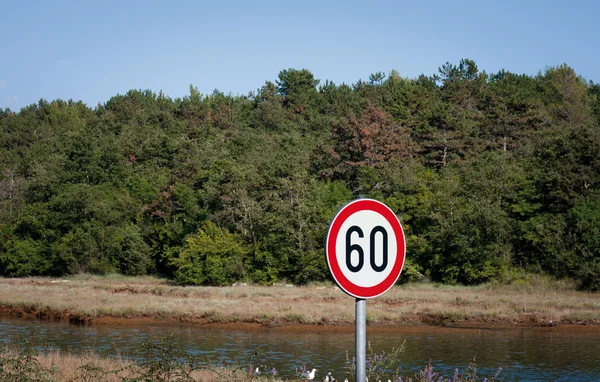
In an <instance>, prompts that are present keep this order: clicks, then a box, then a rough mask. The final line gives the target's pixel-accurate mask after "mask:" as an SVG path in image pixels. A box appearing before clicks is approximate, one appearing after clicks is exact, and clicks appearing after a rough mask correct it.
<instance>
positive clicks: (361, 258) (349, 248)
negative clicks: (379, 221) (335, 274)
mask: <svg viewBox="0 0 600 382" xmlns="http://www.w3.org/2000/svg"><path fill="white" fill-rule="evenodd" d="M355 232H356V233H357V234H358V237H359V238H363V237H364V236H365V235H364V233H363V231H362V229H360V227H358V226H355V225H353V226H352V227H350V228H349V229H348V231H347V232H346V266H347V267H348V269H349V270H350V272H354V273H356V272H358V271H360V270H361V269H362V267H363V265H364V263H365V252H364V250H363V248H362V247H361V246H360V245H358V244H352V234H353V233H355ZM378 233H380V234H381V240H383V253H382V255H383V256H382V257H383V259H382V261H381V265H377V264H375V240H376V239H377V237H376V235H377V234H378ZM369 241H370V243H369V244H370V245H369V252H370V253H369V260H370V263H371V268H373V270H374V271H375V272H383V271H384V270H385V268H387V265H388V233H387V231H386V230H385V228H383V227H382V226H379V225H378V226H376V227H375V228H373V229H372V230H371V234H370V235H369ZM355 251H356V253H357V254H358V263H357V264H356V265H353V264H352V252H355Z"/></svg>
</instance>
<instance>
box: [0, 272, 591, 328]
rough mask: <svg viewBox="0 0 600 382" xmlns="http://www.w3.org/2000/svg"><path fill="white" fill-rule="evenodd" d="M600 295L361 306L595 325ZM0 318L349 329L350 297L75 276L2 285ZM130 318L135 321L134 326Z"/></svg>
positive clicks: (397, 292)
mask: <svg viewBox="0 0 600 382" xmlns="http://www.w3.org/2000/svg"><path fill="white" fill-rule="evenodd" d="M599 301H600V293H591V292H578V291H576V290H575V288H574V286H573V285H571V284H569V283H567V282H556V281H550V280H548V279H544V278H532V279H530V280H528V281H527V282H522V283H520V284H514V285H502V286H491V285H483V286H476V287H463V286H441V285H434V284H409V285H403V286H396V287H394V288H393V289H392V290H390V291H389V292H387V293H385V294H384V295H383V296H380V297H378V298H376V299H373V300H370V301H369V302H368V304H367V321H368V323H369V325H373V326H394V325H412V324H421V323H425V324H459V325H460V324H467V325H468V324H487V325H492V324H511V325H512V324H519V325H533V326H547V325H561V324H600V302H599ZM0 310H2V311H4V312H5V313H10V314H17V315H25V316H35V317H41V318H49V319H65V320H72V321H77V322H86V323H107V322H111V321H115V320H116V321H127V320H131V321H132V322H133V321H137V322H139V320H177V321H184V322H194V323H232V322H235V323H255V324H261V325H296V324H311V325H328V326H329V325H350V324H352V323H353V322H354V313H355V312H354V299H353V298H351V297H349V296H347V295H346V294H344V293H343V292H341V291H340V290H339V289H338V288H337V286H334V285H332V284H320V285H311V286H302V287H298V286H289V285H280V286H268V287H267V286H245V285H243V286H231V287H179V286H173V285H171V284H169V283H168V281H167V280H164V279H159V278H154V277H133V278H129V277H123V276H104V277H99V276H90V275H79V276H74V277H72V278H67V279H60V280H56V279H49V278H21V279H0ZM136 319H137V320H136Z"/></svg>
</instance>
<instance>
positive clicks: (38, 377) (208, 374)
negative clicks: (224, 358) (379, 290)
mask: <svg viewBox="0 0 600 382" xmlns="http://www.w3.org/2000/svg"><path fill="white" fill-rule="evenodd" d="M369 350H371V349H370V348H369ZM402 351H403V350H402V348H400V349H396V350H395V351H392V353H391V354H385V352H382V353H378V354H374V353H373V352H372V350H371V351H370V353H369V354H368V356H367V365H368V368H367V370H366V372H367V373H366V376H367V378H370V379H371V380H385V379H386V378H391V379H393V381H394V382H403V381H414V382H443V381H449V382H475V381H479V380H485V381H490V382H492V381H494V380H495V378H497V377H498V375H499V374H500V372H501V370H502V369H501V368H500V369H498V371H497V372H496V374H495V375H494V376H492V377H491V378H482V377H479V376H478V375H477V368H476V366H475V363H474V361H473V362H471V363H470V364H469V367H468V368H467V370H466V371H465V372H463V373H459V371H458V369H456V371H455V373H454V374H453V375H452V376H450V377H447V378H445V377H444V376H442V375H440V374H439V373H437V372H434V371H433V368H432V366H431V364H428V365H427V366H426V367H425V368H424V369H423V370H422V371H420V372H419V373H417V374H415V375H414V376H412V377H404V378H403V377H402V376H400V372H399V370H397V366H398V355H399V354H400V353H401V352H402ZM257 355H258V354H257V353H255V354H254V355H253V356H252V357H250V359H249V360H248V361H247V362H245V363H244V364H243V365H240V366H237V367H232V366H228V367H223V366H219V365H215V364H213V363H210V362H207V361H203V360H200V359H198V358H197V357H195V356H192V355H190V354H188V353H186V352H185V350H184V349H183V348H182V347H181V346H180V345H179V344H178V343H177V339H176V338H175V337H174V336H172V335H170V336H167V337H164V338H161V339H153V340H149V341H148V342H146V343H144V344H143V345H142V348H141V349H140V351H139V352H138V357H137V358H138V360H137V361H135V362H134V361H132V360H125V359H121V358H110V359H109V358H102V357H100V356H98V355H96V354H94V353H93V352H88V353H87V354H83V355H73V354H64V353H61V352H60V351H58V350H53V351H40V350H39V348H36V347H35V346H34V344H33V343H32V342H31V341H30V340H23V341H21V342H19V343H16V344H9V345H6V344H3V345H2V346H0V380H2V381H4V382H55V381H69V382H79V381H81V382H92V381H105V382H119V381H120V382H154V381H162V382H168V381H181V382H193V381H202V382H213V381H214V382H221V381H223V382H224V381H227V382H230V381H239V382H250V381H254V382H261V381H264V382H268V381H271V382H277V381H282V379H281V378H279V376H278V372H277V370H276V369H275V368H269V367H266V366H265V365H260V363H259V359H258V357H257ZM260 370H263V372H260ZM256 371H258V372H256ZM298 372H299V374H298V380H300V381H301V380H306V377H305V374H306V368H304V370H302V369H299V370H298ZM354 373H355V369H354V362H348V370H347V376H348V379H349V380H352V379H353V377H354V375H355V374H354ZM338 380H339V379H338Z"/></svg>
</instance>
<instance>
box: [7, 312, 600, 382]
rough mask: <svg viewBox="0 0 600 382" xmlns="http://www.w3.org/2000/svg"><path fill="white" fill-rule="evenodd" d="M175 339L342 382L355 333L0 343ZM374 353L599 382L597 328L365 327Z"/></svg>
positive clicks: (24, 334) (304, 330) (20, 322)
mask: <svg viewBox="0 0 600 382" xmlns="http://www.w3.org/2000/svg"><path fill="white" fill-rule="evenodd" d="M170 333H173V334H174V335H175V336H176V337H177V338H178V341H179V343H180V344H181V345H182V346H184V348H185V349H186V351H187V352H189V353H191V354H197V355H200V356H201V357H203V358H204V359H207V360H211V361H213V362H217V363H223V364H229V365H232V364H243V363H245V362H246V361H247V360H248V359H249V357H250V355H251V354H253V353H254V352H255V351H256V350H258V351H259V360H260V363H261V364H264V365H267V366H268V367H275V368H276V369H277V370H278V372H279V376H281V377H283V378H289V379H294V378H295V376H296V375H295V370H296V369H297V368H298V367H300V366H303V365H305V366H306V367H308V368H313V367H314V368H317V369H318V370H319V371H318V372H317V377H319V378H318V379H319V380H322V378H323V377H324V376H325V375H326V373H327V372H331V373H332V374H333V375H334V376H336V377H337V378H338V379H339V380H342V381H343V378H344V377H345V376H346V375H345V374H344V371H345V368H344V363H345V361H346V353H348V354H349V356H350V357H352V355H353V353H354V332H353V331H352V330H351V329H345V330H344V329H340V328H330V329H327V328H325V329H324V328H312V327H299V328H266V327H260V328H245V327H243V326H238V327H236V326H227V327H206V326H197V325H196V326H194V325H187V324H180V325H179V324H139V325H136V324H131V325H129V324H127V325H95V326H94V325H93V326H83V325H71V324H68V323H64V322H52V321H40V320H25V319H15V318H11V317H6V316H4V317H2V316H0V342H5V343H6V342H9V341H14V340H17V339H24V338H31V337H35V338H38V339H42V341H43V343H44V344H45V346H48V347H54V348H60V349H65V350H69V351H71V352H81V351H82V349H89V348H92V349H94V350H95V351H96V352H97V353H99V354H102V355H106V356H114V355H116V354H120V355H123V356H134V355H135V351H136V349H138V348H139V347H140V345H141V344H142V343H143V342H145V341H147V340H149V339H151V338H160V337H164V336H165V335H167V334H170ZM367 341H368V342H370V345H371V347H372V349H373V351H374V352H380V351H381V350H385V351H386V352H390V351H391V350H392V348H394V347H398V346H400V345H401V344H402V343H404V344H405V348H406V350H405V351H404V352H403V353H402V354H401V355H400V361H401V364H400V371H401V375H404V376H412V375H413V374H414V373H415V372H417V371H418V370H419V369H422V368H423V367H424V366H425V365H426V364H427V362H428V361H430V360H431V363H432V365H433V370H434V371H438V372H442V374H443V375H446V376H451V375H452V374H453V371H454V369H455V368H458V369H459V370H460V371H465V370H466V368H467V366H468V364H469V361H470V360H472V359H473V357H476V364H477V371H478V375H480V376H488V377H489V376H493V375H494V373H495V372H496V370H497V369H498V367H502V369H503V370H502V373H501V374H500V376H501V378H500V380H505V381H506V380H510V381H513V380H521V381H550V380H552V381H563V380H564V381H567V380H577V381H594V380H600V328H594V327H560V326H559V327H549V328H516V327H515V328H498V329H466V328H440V327H400V328H386V329H379V328H367Z"/></svg>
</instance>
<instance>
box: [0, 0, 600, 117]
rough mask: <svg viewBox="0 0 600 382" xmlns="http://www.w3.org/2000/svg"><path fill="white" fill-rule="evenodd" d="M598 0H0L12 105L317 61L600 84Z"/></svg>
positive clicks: (166, 86)
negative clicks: (549, 75) (559, 74)
mask: <svg viewBox="0 0 600 382" xmlns="http://www.w3.org/2000/svg"><path fill="white" fill-rule="evenodd" d="M598 14H600V2H596V1H591V0H590V1H583V0H581V1H577V0H573V1H570V2H567V1H552V0H545V1H539V0H529V1H527V0H521V1H513V0H503V1H483V0H480V1H460V0H457V1H449V0H446V1H427V0H425V1H410V2H409V1H400V0H396V1H377V0H370V1H366V0H362V1H353V0H346V1H341V0H340V1H327V0H320V1H313V0H303V1H295V2H294V1H287V2H286V1H282V0H278V1H257V0H254V1H225V0H223V1H215V0H213V1H200V0H196V1H170V2H167V1H152V0H145V1H136V0H129V1H126V0H120V1H110V0H105V1H102V2H99V1H91V0H90V1H80V0H78V1H61V0H54V1H37V0H31V1H18V0H6V1H4V2H2V4H1V5H0V36H1V37H2V45H3V49H2V54H1V55H0V108H2V109H4V108H10V109H11V110H15V111H18V110H20V109H21V108H22V107H24V106H28V105H30V104H32V103H37V102H38V101H39V100H40V99H42V98H44V99H46V100H48V101H51V100H55V99H63V100H68V99H73V100H75V101H78V100H81V101H83V102H84V103H86V104H87V105H88V106H90V107H95V106H97V105H98V103H100V104H104V103H105V102H106V101H108V100H109V99H110V98H111V97H113V96H115V95H117V94H124V93H126V92H127V91H128V90H131V89H150V90H153V91H155V92H158V91H161V90H162V91H163V93H164V94H166V95H168V96H170V97H172V98H177V97H184V96H186V95H189V86H190V84H193V85H194V86H196V87H198V89H199V90H200V92H201V93H203V94H210V93H212V92H213V90H214V89H218V90H220V91H222V92H224V93H232V94H234V95H238V94H239V95H246V94H248V92H250V91H256V90H257V89H258V88H260V87H261V86H262V85H264V83H265V81H272V82H275V81H276V80H277V75H278V73H279V72H280V71H281V70H284V69H288V68H295V69H303V68H304V69H308V70H310V71H311V72H312V73H313V74H314V76H315V77H316V78H318V79H320V80H321V83H324V82H325V80H329V81H333V82H334V83H336V84H341V83H346V84H353V83H355V82H357V81H358V80H359V79H363V80H367V79H368V77H369V75H370V74H372V73H376V72H379V71H381V72H384V73H389V72H390V71H391V70H392V69H395V70H397V71H398V72H399V73H400V75H401V76H403V77H407V78H415V77H417V76H419V75H420V74H426V75H433V74H435V73H437V71H438V68H439V67H440V66H442V65H443V64H444V63H445V62H450V63H453V64H458V63H459V61H460V59H461V58H469V59H472V60H474V61H475V62H476V63H477V65H478V67H479V70H480V71H483V70H485V71H486V72H488V73H493V72H497V71H498V70H500V69H505V70H508V71H511V72H513V73H519V74H521V73H523V74H528V75H536V74H538V73H539V72H540V71H542V72H543V71H544V70H545V69H546V68H548V67H552V66H558V65H561V64H564V63H566V64H568V65H569V66H571V67H572V68H574V69H575V71H576V72H577V73H578V74H579V75H581V76H582V77H583V78H585V79H586V80H591V81H594V82H595V83H598V82H600V65H599V63H600V49H599V41H600V28H598V23H597V18H598Z"/></svg>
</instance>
